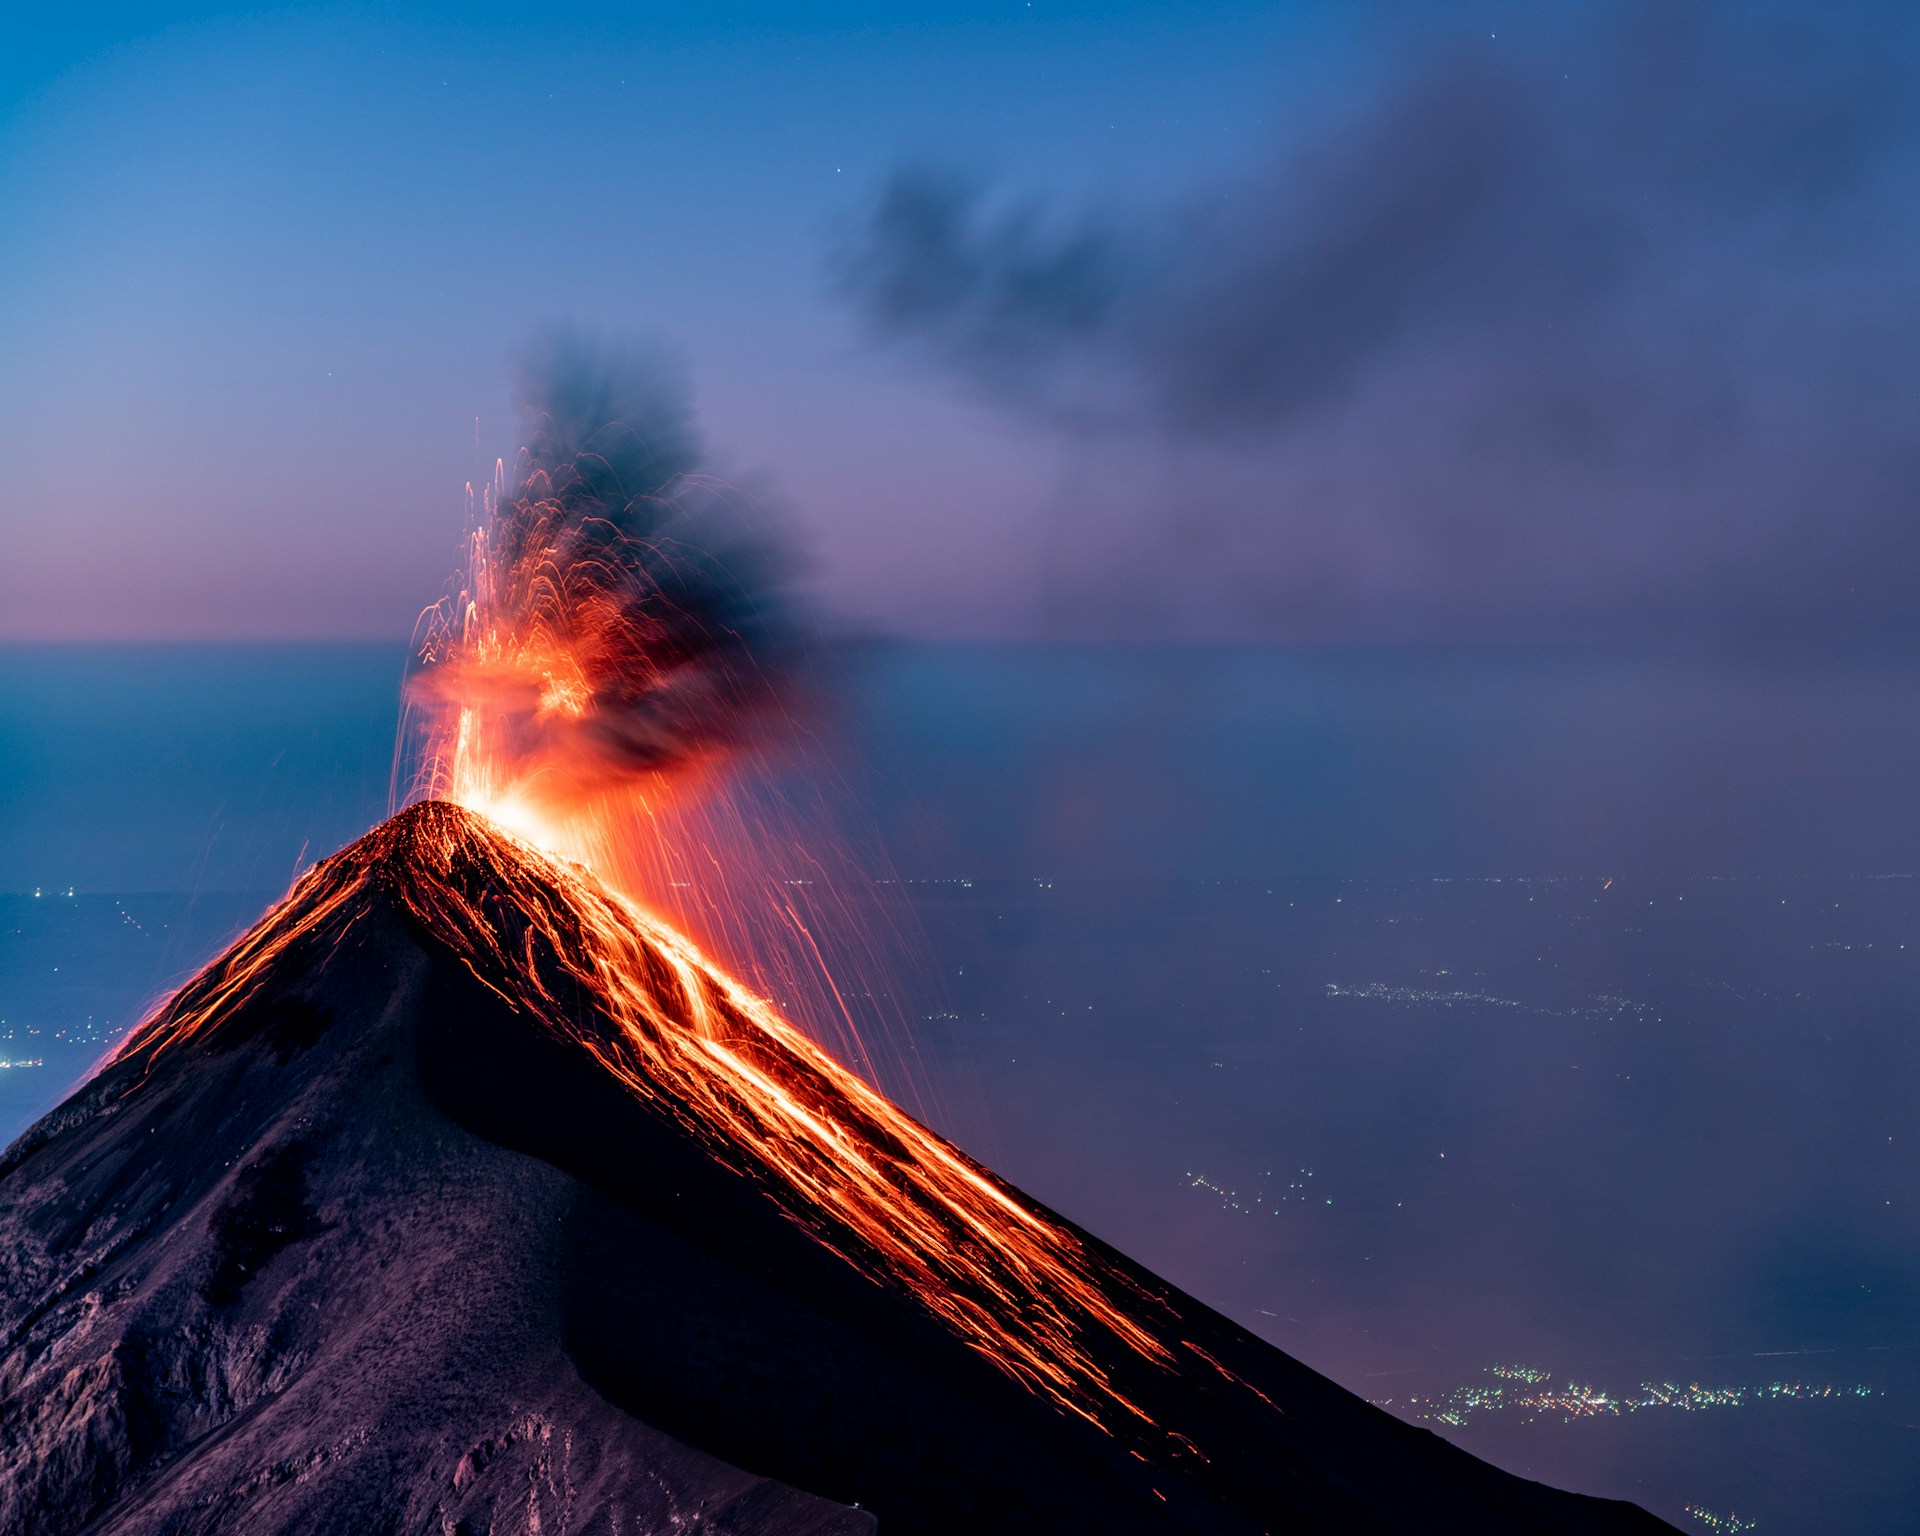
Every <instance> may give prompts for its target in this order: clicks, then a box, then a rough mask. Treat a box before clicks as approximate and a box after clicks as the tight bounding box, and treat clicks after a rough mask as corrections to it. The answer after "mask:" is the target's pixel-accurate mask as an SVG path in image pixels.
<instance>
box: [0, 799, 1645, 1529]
mask: <svg viewBox="0 0 1920 1536" xmlns="http://www.w3.org/2000/svg"><path fill="white" fill-rule="evenodd" d="M463 815H464V813H461V812H457V811H454V810H453V809H452V808H450V807H445V806H424V807H417V808H415V809H414V810H413V811H410V812H407V813H405V814H404V816H403V817H402V818H400V819H398V820H397V822H396V823H389V825H388V827H387V828H385V829H381V831H379V832H376V833H374V834H370V836H369V839H367V840H366V841H365V842H364V843H363V844H359V845H356V846H355V848H353V849H349V850H347V851H346V852H345V853H343V854H341V855H339V856H337V857H336V859H335V860H333V861H330V862H329V864H328V865H325V866H322V868H321V870H319V871H317V872H316V873H315V875H314V876H311V877H309V880H308V882H307V883H306V885H304V886H303V887H302V890H301V892H299V893H296V896H295V898H294V899H293V900H292V901H290V902H289V903H288V904H287V905H286V906H284V907H282V908H280V909H279V910H278V911H276V912H275V913H274V914H272V915H270V916H269V918H268V919H267V920H266V924H267V926H268V927H269V928H272V929H275V931H274V932H273V933H272V934H271V935H270V936H271V937H273V938H274V939H275V940H276V942H275V943H273V944H271V945H268V946H265V949H266V951H267V952H269V955H270V958H269V960H268V961H267V963H266V964H264V965H263V966H262V967H260V969H259V970H258V972H257V974H251V975H249V976H248V977H247V985H246V986H245V987H244V988H238V989H235V990H234V1001H233V1003H232V1004H231V1006H225V1007H222V1008H219V1009H216V1010H214V1011H213V1013H211V1014H210V1015H209V1016H208V1021H207V1022H206V1025H205V1027H203V1028H200V1029H198V1030H197V1031H196V1032H195V1033H194V1034H193V1035H192V1036H191V1037H190V1038H186V1039H179V1040H175V1041H173V1042H172V1043H170V1044H169V1043H165V1041H164V1031H157V1030H153V1029H150V1030H148V1031H147V1032H146V1033H144V1034H143V1035H142V1036H141V1037H139V1038H138V1039H136V1041H135V1042H134V1045H133V1048H131V1049H130V1050H129V1051H127V1052H126V1053H124V1054H123V1055H122V1056H121V1058H120V1059H119V1060H117V1061H116V1062H115V1063H113V1064H112V1065H111V1066H109V1067H108V1068H106V1070H104V1071H103V1072H102V1073H100V1074H99V1075H98V1076H97V1077H95V1078H94V1079H93V1080H92V1081H91V1082H90V1083H88V1084H87V1085H86V1086H85V1087H83V1088H82V1089H80V1090H79V1091H78V1092H76V1093H75V1094H74V1095H73V1096H72V1097H71V1098H69V1099H68V1100H67V1101H66V1103H64V1104H63V1105H61V1106H60V1107H59V1108H58V1109H57V1110H55V1111H54V1112H53V1113H52V1114H50V1115H48V1116H47V1117H46V1118H45V1119H44V1120H42V1121H41V1122H39V1123H38V1124H37V1125H35V1126H34V1127H33V1128H32V1129H31V1130H29V1131H28V1132H27V1133H26V1134H25V1135H24V1136H23V1137H22V1138H21V1139H20V1140H19V1141H18V1142H16V1143H15V1144H14V1145H13V1146H12V1147H11V1148H9V1149H8V1150H7V1152H6V1153H5V1155H4V1158H0V1531H5V1532H8V1533H18V1536H56V1533H59V1536H65V1533H82V1532H84V1533H88V1536H133V1533H140V1536H162V1533H165V1536H187V1533H213V1532H223V1533H224V1532H232V1533H248V1536H275V1533H288V1536H291V1533H296V1532H297V1533H311V1536H331V1533H342V1536H345V1533H354V1536H376V1533H389V1532H391V1533H396V1536H398V1533H408V1536H412V1533H420V1536H481V1533H488V1536H533V1533H536V1532H537V1533H542V1536H555V1533H559V1536H570V1533H576V1532H578V1533H586V1532H600V1533H609V1536H614V1533H617V1536H651V1533H661V1536H665V1533H669V1532H710V1533H715V1536H721V1533H729V1536H763V1533H764V1536H773V1533H782V1536H814V1533H818V1536H842V1533H845V1536H853V1533H860V1532H868V1531H871V1530H873V1529H874V1528H875V1524H876V1520H877V1523H878V1527H879V1529H880V1530H881V1531H883V1532H886V1533H889V1536H892V1533H896V1532H900V1533H928V1536H932V1533H955V1536H957V1533H961V1532H966V1533H983V1532H1047V1533H1049V1536H1066V1533H1082V1532H1084V1533H1093V1532H1099V1533H1103V1536H1107V1533H1119V1532H1131V1531H1140V1532H1154V1531H1165V1532H1220V1533H1229V1536H1231V1533H1248V1536H1252V1533H1258V1532H1274V1533H1279V1532H1283V1531H1284V1532H1300V1533H1306V1532H1312V1533H1322V1532H1324V1533H1329V1536H1330V1533H1335V1532H1338V1533H1342V1536H1347V1533H1354V1536H1360V1533H1371V1532H1377V1533H1401V1532H1407V1533H1410V1532H1452V1531H1460V1532H1468V1531H1471V1532H1484V1533H1520V1532H1538V1533H1543V1536H1544V1533H1549V1532H1551V1533H1573V1536H1579V1533H1591V1536H1631V1533H1652V1532H1658V1531H1666V1530H1669V1529H1670V1528H1669V1527H1667V1526H1665V1525H1663V1524H1662V1523H1661V1522H1659V1521H1657V1520H1655V1519H1653V1518H1652V1517H1651V1516H1649V1515H1647V1514H1645V1513H1644V1512H1642V1511H1640V1510H1638V1509H1636V1508H1634V1507H1632V1506H1629V1505H1624V1504H1615V1503H1607V1502H1603V1501H1600V1500H1595V1499H1588V1498H1582V1497H1579V1496H1576V1495H1571V1494H1564V1493H1559V1492H1556V1491H1554V1490H1551V1489H1547V1488H1544V1487H1541V1486H1540V1485H1538V1484H1534V1483H1529V1482H1526V1481H1524V1480H1522V1479H1519V1478H1515V1477H1512V1476H1510V1475H1508V1474H1506V1473H1503V1472H1500V1471H1498V1470H1497V1469H1495V1468H1493V1467H1491V1466H1488V1465H1487V1464H1485V1463H1483V1462H1479V1461H1476V1460H1475V1459H1473V1458H1472V1457H1469V1456H1467V1455H1466V1454H1465V1453H1463V1452H1460V1451H1458V1450H1456V1449H1454V1448H1453V1447H1451V1446H1449V1445H1447V1444H1446V1443H1445V1442H1443V1441H1441V1440H1439V1439H1438V1438H1436V1437H1435V1436H1433V1435H1431V1434H1428V1433H1426V1432H1425V1431H1422V1430H1418V1429H1415V1428H1412V1427H1410V1426H1408V1425H1405V1424H1402V1423H1400V1422H1399V1421H1397V1420H1394V1419H1392V1418H1391V1417H1389V1416H1388V1415H1386V1414H1384V1413H1381V1412H1380V1411H1378V1410H1376V1409H1374V1408H1372V1407H1371V1406H1369V1405H1367V1404H1365V1403H1363V1402H1361V1401H1360V1400H1359V1399H1357V1398H1355V1397H1353V1396H1352V1395H1351V1394H1349V1393H1347V1392H1345V1391H1344V1390H1343V1389H1341V1388H1340V1387H1338V1386H1336V1385H1335V1384H1334V1383H1332V1382H1329V1381H1327V1380H1326V1379H1325V1378H1323V1377H1320V1376H1318V1375H1316V1374H1315V1373H1313V1372H1311V1371H1309V1370H1307V1369H1306V1368H1305V1367H1304V1366H1302V1365H1300V1364H1298V1363H1297V1362H1295V1361H1293V1360H1291V1359H1289V1358H1288V1357H1286V1356H1284V1355H1282V1354H1280V1353H1279V1352H1278V1351H1275V1350H1273V1349H1272V1348H1270V1347H1269V1346H1267V1345H1265V1344H1263V1343H1261V1342H1259V1341H1258V1340H1255V1339H1253V1338H1251V1337H1250V1336H1248V1335H1246V1334H1245V1333H1243V1332H1242V1331H1241V1330H1239V1329H1238V1328H1236V1327H1235V1326H1234V1325H1233V1324H1231V1323H1230V1322H1229V1321H1228V1320H1226V1319H1224V1318H1221V1317H1219V1316H1218V1315H1217V1314H1215V1313H1212V1312H1211V1311H1209V1310H1208V1309H1207V1308H1205V1307H1204V1306H1202V1305H1201V1304H1199V1303H1198V1302H1194V1301H1192V1300H1191V1299H1190V1298H1185V1297H1181V1296H1179V1295H1178V1293H1174V1292H1169V1291H1168V1290H1167V1288H1166V1287H1165V1286H1164V1284H1163V1283H1162V1282H1159V1281H1157V1280H1155V1279H1154V1278H1153V1277H1152V1276H1149V1275H1146V1274H1145V1272H1144V1271H1133V1273H1135V1274H1137V1275H1138V1280H1139V1285H1140V1286H1141V1287H1142V1288H1143V1289H1152V1290H1154V1291H1155V1292H1156V1293H1157V1294H1161V1295H1168V1296H1172V1297H1174V1298H1175V1300H1176V1301H1177V1303H1178V1307H1179V1316H1180V1320H1181V1323H1182V1326H1183V1328H1184V1329H1185V1330H1186V1331H1187V1336H1188V1337H1189V1338H1190V1339H1192V1340H1193V1341H1195V1343H1196V1344H1197V1345H1200V1346H1203V1347H1204V1348H1205V1350H1206V1351H1207V1354H1208V1356H1209V1357H1210V1358H1213V1359H1217V1360H1218V1361H1220V1362H1221V1364H1222V1367H1223V1370H1230V1371H1231V1372H1232V1373H1234V1374H1235V1375H1236V1376H1237V1377H1238V1378H1239V1379H1240V1380H1242V1381H1244V1382H1247V1383H1251V1385H1252V1387H1253V1388H1255V1389H1257V1392H1258V1394H1259V1396H1260V1400H1261V1401H1263V1402H1268V1403H1269V1405H1270V1406H1271V1407H1272V1408H1276V1409H1277V1410H1278V1413H1277V1415H1275V1414H1266V1415H1262V1416H1259V1417H1257V1418H1256V1417H1252V1416H1249V1415H1247V1414H1245V1413H1243V1412H1242V1411H1241V1410H1240V1409H1238V1408H1237V1407H1235V1406H1234V1404H1236V1403H1237V1402H1239V1401H1240V1399H1239V1398H1238V1397H1233V1396H1231V1395H1223V1394H1222V1393H1221V1392H1220V1391H1219V1390H1218V1389H1217V1387H1210V1385H1209V1384H1208V1383H1206V1382H1199V1381H1188V1380H1185V1379H1182V1378H1178V1377H1173V1376H1169V1377H1168V1379H1167V1380H1165V1381H1164V1382H1161V1383H1157V1384H1155V1385H1154V1386H1153V1392H1154V1394H1155V1395H1154V1396H1153V1398H1152V1401H1151V1403H1150V1404H1149V1407H1150V1408H1151V1410H1152V1412H1153V1414H1154V1416H1155V1419H1156V1421H1161V1420H1167V1419H1175V1418H1177V1419H1179V1420H1180V1422H1181V1423H1182V1424H1191V1425H1192V1426H1194V1428H1193V1430H1192V1431H1191V1432H1192V1433H1194V1434H1196V1435H1200V1436H1203V1438H1204V1441H1205V1444H1206V1446H1207V1447H1208V1452H1209V1454H1208V1456H1207V1458H1206V1459H1204V1460H1203V1459H1201V1458H1199V1457H1186V1458H1184V1459H1164V1458H1156V1457H1153V1456H1143V1455H1140V1454H1136V1453H1135V1451H1134V1450H1132V1449H1129V1448H1128V1447H1126V1446H1124V1445H1123V1444H1122V1443H1121V1442H1120V1441H1119V1440H1116V1439H1115V1438H1114V1437H1113V1436H1112V1435H1110V1434H1107V1433H1105V1432H1103V1431H1102V1430H1101V1429H1100V1428H1098V1427H1097V1426H1095V1425H1094V1424H1092V1423H1090V1422H1088V1421H1086V1420H1084V1419H1080V1418H1078V1417H1076V1416H1075V1415H1073V1414H1071V1413H1068V1412H1065V1411H1063V1410H1061V1409H1060V1408H1058V1407H1056V1406H1054V1405H1052V1404H1051V1403H1049V1402H1048V1401H1047V1400H1046V1399H1044V1398H1042V1397H1040V1396H1038V1395H1036V1394H1034V1393H1032V1392H1030V1391H1028V1390H1026V1389H1025V1388H1023V1387H1021V1386H1019V1385H1018V1384H1016V1383H1015V1382H1014V1381H1012V1380H1010V1379H1009V1378H1008V1377H1007V1376H1005V1375H1003V1374H1002V1373H1000V1372H999V1371H997V1370H996V1369H994V1368H993V1367H992V1366H991V1365H990V1364H989V1363H988V1362H987V1361H986V1360H984V1359H983V1358H982V1357H981V1356H980V1355H979V1354H978V1353H977V1352H975V1351H974V1350H972V1349H969V1348H968V1347H966V1345H965V1344H963V1343H962V1342H961V1341H959V1340H958V1339H957V1338H955V1337H954V1336H953V1335H952V1334H951V1333H950V1332H949V1331H948V1330H947V1329H946V1328H944V1327H943V1326H941V1325H940V1324H939V1323H938V1322H937V1321H936V1320H935V1319H933V1318H931V1317H930V1316H929V1315H928V1313H927V1311H926V1309H925V1308H924V1307H922V1306H921V1305H919V1304H918V1303H916V1302H915V1301H914V1299H913V1298H912V1297H910V1296H907V1295H904V1294H902V1293H901V1292H900V1291H899V1290H898V1289H897V1288H891V1287H889V1286H887V1285H886V1284H884V1283H882V1282H881V1281H878V1280H876V1279H874V1278H871V1277H869V1276H868V1275H865V1274H863V1273H862V1272H861V1271H860V1270H859V1269H858V1268H856V1267H855V1266H854V1265H852V1264H850V1263H849V1262H847V1261H846V1260H844V1259H843V1258H841V1257H840V1256H838V1255H837V1254H836V1253H834V1252H833V1251H832V1250H831V1249H830V1248H828V1247H827V1246H825V1245H824V1244H823V1243H822V1242H820V1241H819V1240H818V1239H817V1238H816V1236H815V1235H813V1234H811V1233H809V1232H808V1231H806V1230H805V1229H804V1228H803V1227H802V1226H801V1225H800V1224H799V1223H797V1222H796V1221H795V1220H793V1219H791V1217H790V1215H789V1214H788V1213H786V1212H783V1211H782V1209H781V1208H780V1207H779V1205H778V1204H777V1203H776V1202H775V1200H773V1199H772V1198H771V1197H770V1194H769V1192H768V1190H767V1189H766V1188H765V1187H764V1181H763V1180H762V1179H759V1178H757V1177H756V1176H755V1175H754V1174H752V1173H751V1172H749V1171H744V1170H743V1169H741V1168H739V1167H737V1166H733V1165H730V1163H729V1161H728V1160H727V1159H726V1158H724V1157H722V1156H717V1155H716V1153H715V1151H714V1149H713V1147H712V1146H711V1145H708V1144H705V1143H703V1142H702V1141H701V1140H700V1139H699V1138H697V1137H694V1136H692V1135H689V1134H688V1132H687V1130H686V1129H685V1127H684V1125H682V1124H681V1123H679V1122H677V1121H676V1120H675V1118H674V1117H673V1116H672V1115H670V1114H666V1113H662V1112H661V1110H660V1108H659V1106H657V1105H648V1104H646V1103H644V1102H642V1101H641V1100H640V1099H638V1098H636V1097H635V1095H634V1094H633V1093H632V1092H630V1091H629V1090H628V1089H627V1088H626V1087H624V1086H622V1085H621V1084H620V1083H619V1082H618V1081H616V1080H615V1079H614V1077H613V1076H611V1075H610V1074H609V1073H608V1072H607V1071H606V1069H605V1068H604V1067H603V1066H602V1064H601V1063H600V1061H598V1060H597V1059H596V1058H595V1057H594V1056H593V1055H592V1053H591V1052H590V1051H589V1050H586V1049H583V1048H582V1046H581V1044H580V1042H579V1041H578V1040H568V1039H561V1038H557V1037H556V1036H555V1035H554V1034H553V1033H552V1032H551V1031H549V1030H546V1029H544V1028H542V1027H541V1026H539V1025H538V1024H536V1023H535V1022H534V1021H533V1020H532V1019H530V1018H529V1017H528V1016H527V1015H526V1013H525V1012H524V1011H522V1010H519V1009H516V1008H515V1007H513V1006H512V1005H511V1004H510V1003H509V1001H508V1000H507V999H506V997H505V996H504V995H503V993H502V991H501V990H500V989H499V988H498V987H497V986H495V985H494V984H493V983H492V982H490V981H489V979H488V978H487V977H485V976H483V975H479V974H476V972H475V971H474V970H473V969H471V968H470V967H469V966H468V965H466V964H463V963H461V961H460V960H459V959H458V958H457V957H456V956H455V955H454V954H453V953H452V952H451V951H450V950H448V949H447V948H445V947H444V946H443V945H441V944H440V943H439V941H437V940H436V939H435V938H434V937H433V936H432V935H431V933H430V932H429V931H428V930H427V928H426V927H424V926H423V925H422V924H421V923H420V922H419V921H418V920H417V919H416V918H415V917H414V916H412V915H411V914H410V913H409V910H408V907H407V904H406V903H405V902H404V901H402V900H398V899H396V898H395V896H394V892H395V890H396V889H399V888H400V887H402V886H404V884H405V882H406V881H408V880H409V879H410V878H411V872H410V869H409V866H408V860H409V859H410V858H411V857H412V856H413V855H412V853H411V852H410V850H412V849H414V848H415V846H416V844H415V842H414V841H413V840H411V839H410V838H409V837H408V836H405V835H399V836H396V835H395V834H394V831H393V829H394V828H395V827H396V826H401V827H402V829H403V831H404V830H407V829H413V830H418V829H420V828H423V827H429V828H430V829H431V831H432V832H433V834H434V836H435V837H436V838H438V839H441V840H443V841H444V840H445V839H447V838H453V839H456V840H457V839H459V838H460V837H462V836H463V835H465V830H464V823H463V821H462V817H463ZM408 818H412V820H411V821H409V820H408ZM348 898H351V899H348ZM556 899H558V898H557V897H556ZM316 913H319V914H321V916H323V917H324V919H325V920H324V921H321V920H319V918H316V916H315V914H316ZM275 925H277V928H276V927H275ZM256 937H258V934H256ZM258 949H259V946H256V950H258ZM231 958H232V957H231V956H230V957H229V962H230V961H231ZM223 963H227V962H217V963H216V965H215V966H214V967H213V968H211V969H210V971H209V972H208V973H207V975H206V976H205V977H203V978H201V980H200V981H197V982H196V983H194V984H193V985H192V986H190V987H189V988H188V989H187V990H186V992H185V993H183V994H182V998H181V999H180V1000H179V1001H178V1002H176V1004H175V1005H174V1012H175V1014H176V1015H177V1014H179V1013H180V1011H181V1010H183V1009H185V1008H187V1007H189V1006H190V1005H192V1004H193V1003H195V1001H196V1000H198V1001H200V1002H202V1003H204V1002H205V1000H206V999H207V998H208V997H209V996H213V995H224V994H216V993H215V992H214V991H213V988H214V985H215V982H216V981H218V980H220V979H221V978H220V972H221V965H222V964H223ZM529 963H530V964H531V963H535V962H534V961H533V960H530V961H529ZM228 979H230V978H228ZM578 1006H579V1007H581V1008H582V1009H590V1008H591V998H590V997H584V996H583V997H581V998H580V999H578ZM163 1022H164V1020H163ZM1085 1241H1086V1242H1087V1243H1089V1244H1093V1239H1091V1238H1086V1239H1085ZM1114 1262H1115V1263H1116V1264H1118V1265H1120V1266H1123V1267H1124V1263H1125V1261H1123V1260H1118V1259H1117V1256H1115V1258H1114ZM1276 1426H1278V1427H1276Z"/></svg>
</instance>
